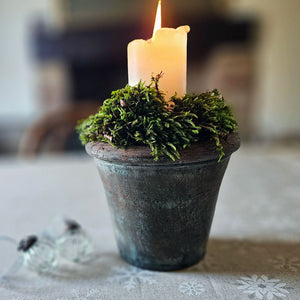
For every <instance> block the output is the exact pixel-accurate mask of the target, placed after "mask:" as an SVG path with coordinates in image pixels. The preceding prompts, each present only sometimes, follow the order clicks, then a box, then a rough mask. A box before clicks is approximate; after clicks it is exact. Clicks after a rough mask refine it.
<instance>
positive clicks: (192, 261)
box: [120, 250, 205, 271]
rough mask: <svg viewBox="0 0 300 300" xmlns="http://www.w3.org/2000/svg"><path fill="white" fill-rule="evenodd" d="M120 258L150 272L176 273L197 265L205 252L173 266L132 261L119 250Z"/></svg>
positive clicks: (141, 260)
mask: <svg viewBox="0 0 300 300" xmlns="http://www.w3.org/2000/svg"><path fill="white" fill-rule="evenodd" d="M120 256H121V257H122V258H123V259H124V260H125V261H126V262H127V263H129V264H130V265H133V266H135V267H138V268H141V269H146V270H152V271H177V270H182V269H186V268H188V267H191V266H193V265H196V264H198V263H199V262H200V261H201V260H203V259H204V257H205V251H204V252H203V253H202V254H200V255H197V256H195V255H194V256H192V257H185V258H184V259H183V260H182V261H181V262H179V263H176V264H173V265H171V264H159V263H153V262H146V261H145V260H144V259H142V258H141V259H133V258H132V257H130V256H128V255H126V253H124V252H122V251H121V250H120Z"/></svg>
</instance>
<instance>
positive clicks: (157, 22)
mask: <svg viewBox="0 0 300 300" xmlns="http://www.w3.org/2000/svg"><path fill="white" fill-rule="evenodd" d="M160 28H161V0H159V1H158V5H157V10H156V18H155V25H154V30H153V35H152V38H153V37H154V36H155V33H156V31H157V30H158V29H160Z"/></svg>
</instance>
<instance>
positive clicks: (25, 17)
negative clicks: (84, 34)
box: [0, 0, 49, 126]
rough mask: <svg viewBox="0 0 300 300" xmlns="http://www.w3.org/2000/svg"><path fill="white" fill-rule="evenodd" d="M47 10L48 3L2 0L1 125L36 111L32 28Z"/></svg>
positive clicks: (0, 27)
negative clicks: (31, 39) (38, 17)
mask: <svg viewBox="0 0 300 300" xmlns="http://www.w3.org/2000/svg"><path fill="white" fill-rule="evenodd" d="M48 11H49V8H48V0H26V1H20V0H9V1H7V0H0V43H1V46H0V126H1V124H2V123H3V122H4V121H5V119H10V118H11V117H16V116H18V117H19V118H26V117H28V116H30V115H32V114H33V113H34V112H35V110H36V103H35V97H36V95H35V86H34V83H35V81H34V64H33V62H32V60H31V57H30V56H31V55H30V47H29V46H30V43H29V42H30V41H29V29H30V24H31V23H32V21H33V20H34V18H35V17H37V16H39V15H42V16H43V15H44V16H45V15H47V13H48Z"/></svg>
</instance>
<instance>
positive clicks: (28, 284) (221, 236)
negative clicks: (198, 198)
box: [0, 147, 300, 300]
mask: <svg viewBox="0 0 300 300" xmlns="http://www.w3.org/2000/svg"><path fill="white" fill-rule="evenodd" d="M0 191H1V194H0V207H1V209H0V235H3V234H5V235H9V236H11V237H14V238H15V239H17V240H18V239H21V238H22V237H24V236H27V235H28V234H34V233H40V232H41V231H42V230H43V229H44V228H45V227H47V225H48V224H49V223H50V222H51V220H52V219H53V218H54V217H55V216H57V215H67V216H70V217H72V218H74V219H75V220H77V221H78V222H79V223H81V224H82V225H83V227H84V228H86V230H87V231H88V232H89V233H90V235H91V236H92V237H93V240H94V241H95V244H96V248H95V253H94V255H95V257H94V259H93V261H92V262H90V263H85V264H75V263H67V262H66V261H63V260H61V261H60V263H59V266H58V269H57V270H56V271H55V272H52V273H50V274H45V275H38V274H35V273H33V272H30V271H28V270H26V269H25V268H23V269H22V270H20V271H19V272H18V273H17V274H16V275H14V276H11V277H8V278H5V279H3V280H2V281H1V282H0V299H1V300H2V299H22V300H25V299H26V300H27V299H28V300H29V299H30V300H35V299H43V300H44V299H130V300H134V299H139V300H140V299H156V300H159V299H163V300H165V299H203V300H205V299H210V300H212V299H214V300H215V299H224V300H225V299H227V300H235V299H249V298H250V299H267V300H271V299H294V300H297V299H300V215H299V208H300V151H296V150H294V151H290V150H288V149H285V148H280V149H275V150H274V148H273V150H271V148H264V149H261V148H256V147H252V148H250V147H245V148H241V149H240V150H239V151H238V152H237V153H235V154H234V155H233V157H232V159H231V161H230V163H229V167H228V169H227V173H226V174H225V178H224V181H223V184H222V187H221V190H220V195H219V199H218V204H217V208H216V213H215V217H214V221H213V226H212V230H211V235H210V240H209V246H208V252H207V256H206V258H205V260H204V261H203V262H201V263H199V264H198V265H196V266H193V267H191V268H188V269H186V270H183V271H176V272H153V271H146V270H141V269H138V268H135V267H132V266H130V265H128V264H127V263H125V262H124V261H123V260H122V259H121V258H120V257H119V255H118V250H117V247H116V243H115V240H114V236H113V229H112V226H111V222H110V216H109V212H108V208H107V204H106V200H105V196H104V191H103V187H102V184H101V183H100V179H99V176H98V174H97V170H96V166H95V165H94V162H93V160H92V159H90V158H88V157H87V156H85V155H83V156H80V157H79V156H63V157H43V158H40V159H38V160H34V161H25V162H24V161H18V160H15V159H12V158H6V159H4V158H2V159H1V160H0ZM5 249H6V248H5V247H3V243H1V244H0V272H1V267H3V268H4V265H5V264H7V259H4V257H10V256H12V254H11V253H4V252H5V251H7V250H5Z"/></svg>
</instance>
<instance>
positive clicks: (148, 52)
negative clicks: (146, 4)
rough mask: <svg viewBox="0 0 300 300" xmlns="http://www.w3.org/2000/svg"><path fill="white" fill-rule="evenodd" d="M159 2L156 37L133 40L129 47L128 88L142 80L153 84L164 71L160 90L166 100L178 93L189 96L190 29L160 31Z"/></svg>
mask: <svg viewBox="0 0 300 300" xmlns="http://www.w3.org/2000/svg"><path fill="white" fill-rule="evenodd" d="M160 7H161V4H160V1H159V4H158V8H157V14H156V21H155V27H154V32H153V37H152V38H151V39H149V40H147V41H145V40H142V39H141V40H134V41H132V42H130V43H129V44H128V77H129V85H131V86H134V85H136V84H137V83H138V82H139V81H140V80H142V81H145V82H146V83H147V84H149V83H150V81H151V77H152V75H154V76H155V75H157V74H159V73H160V72H163V77H162V78H161V79H160V81H159V88H160V90H161V91H162V92H164V93H165V95H166V100H168V99H169V98H170V97H172V96H173V95H175V93H177V96H179V97H181V96H183V95H185V94H186V57H187V33H188V32H189V31H190V27H189V26H180V27H178V28H177V29H174V28H161V13H160V12H161V8H160Z"/></svg>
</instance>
